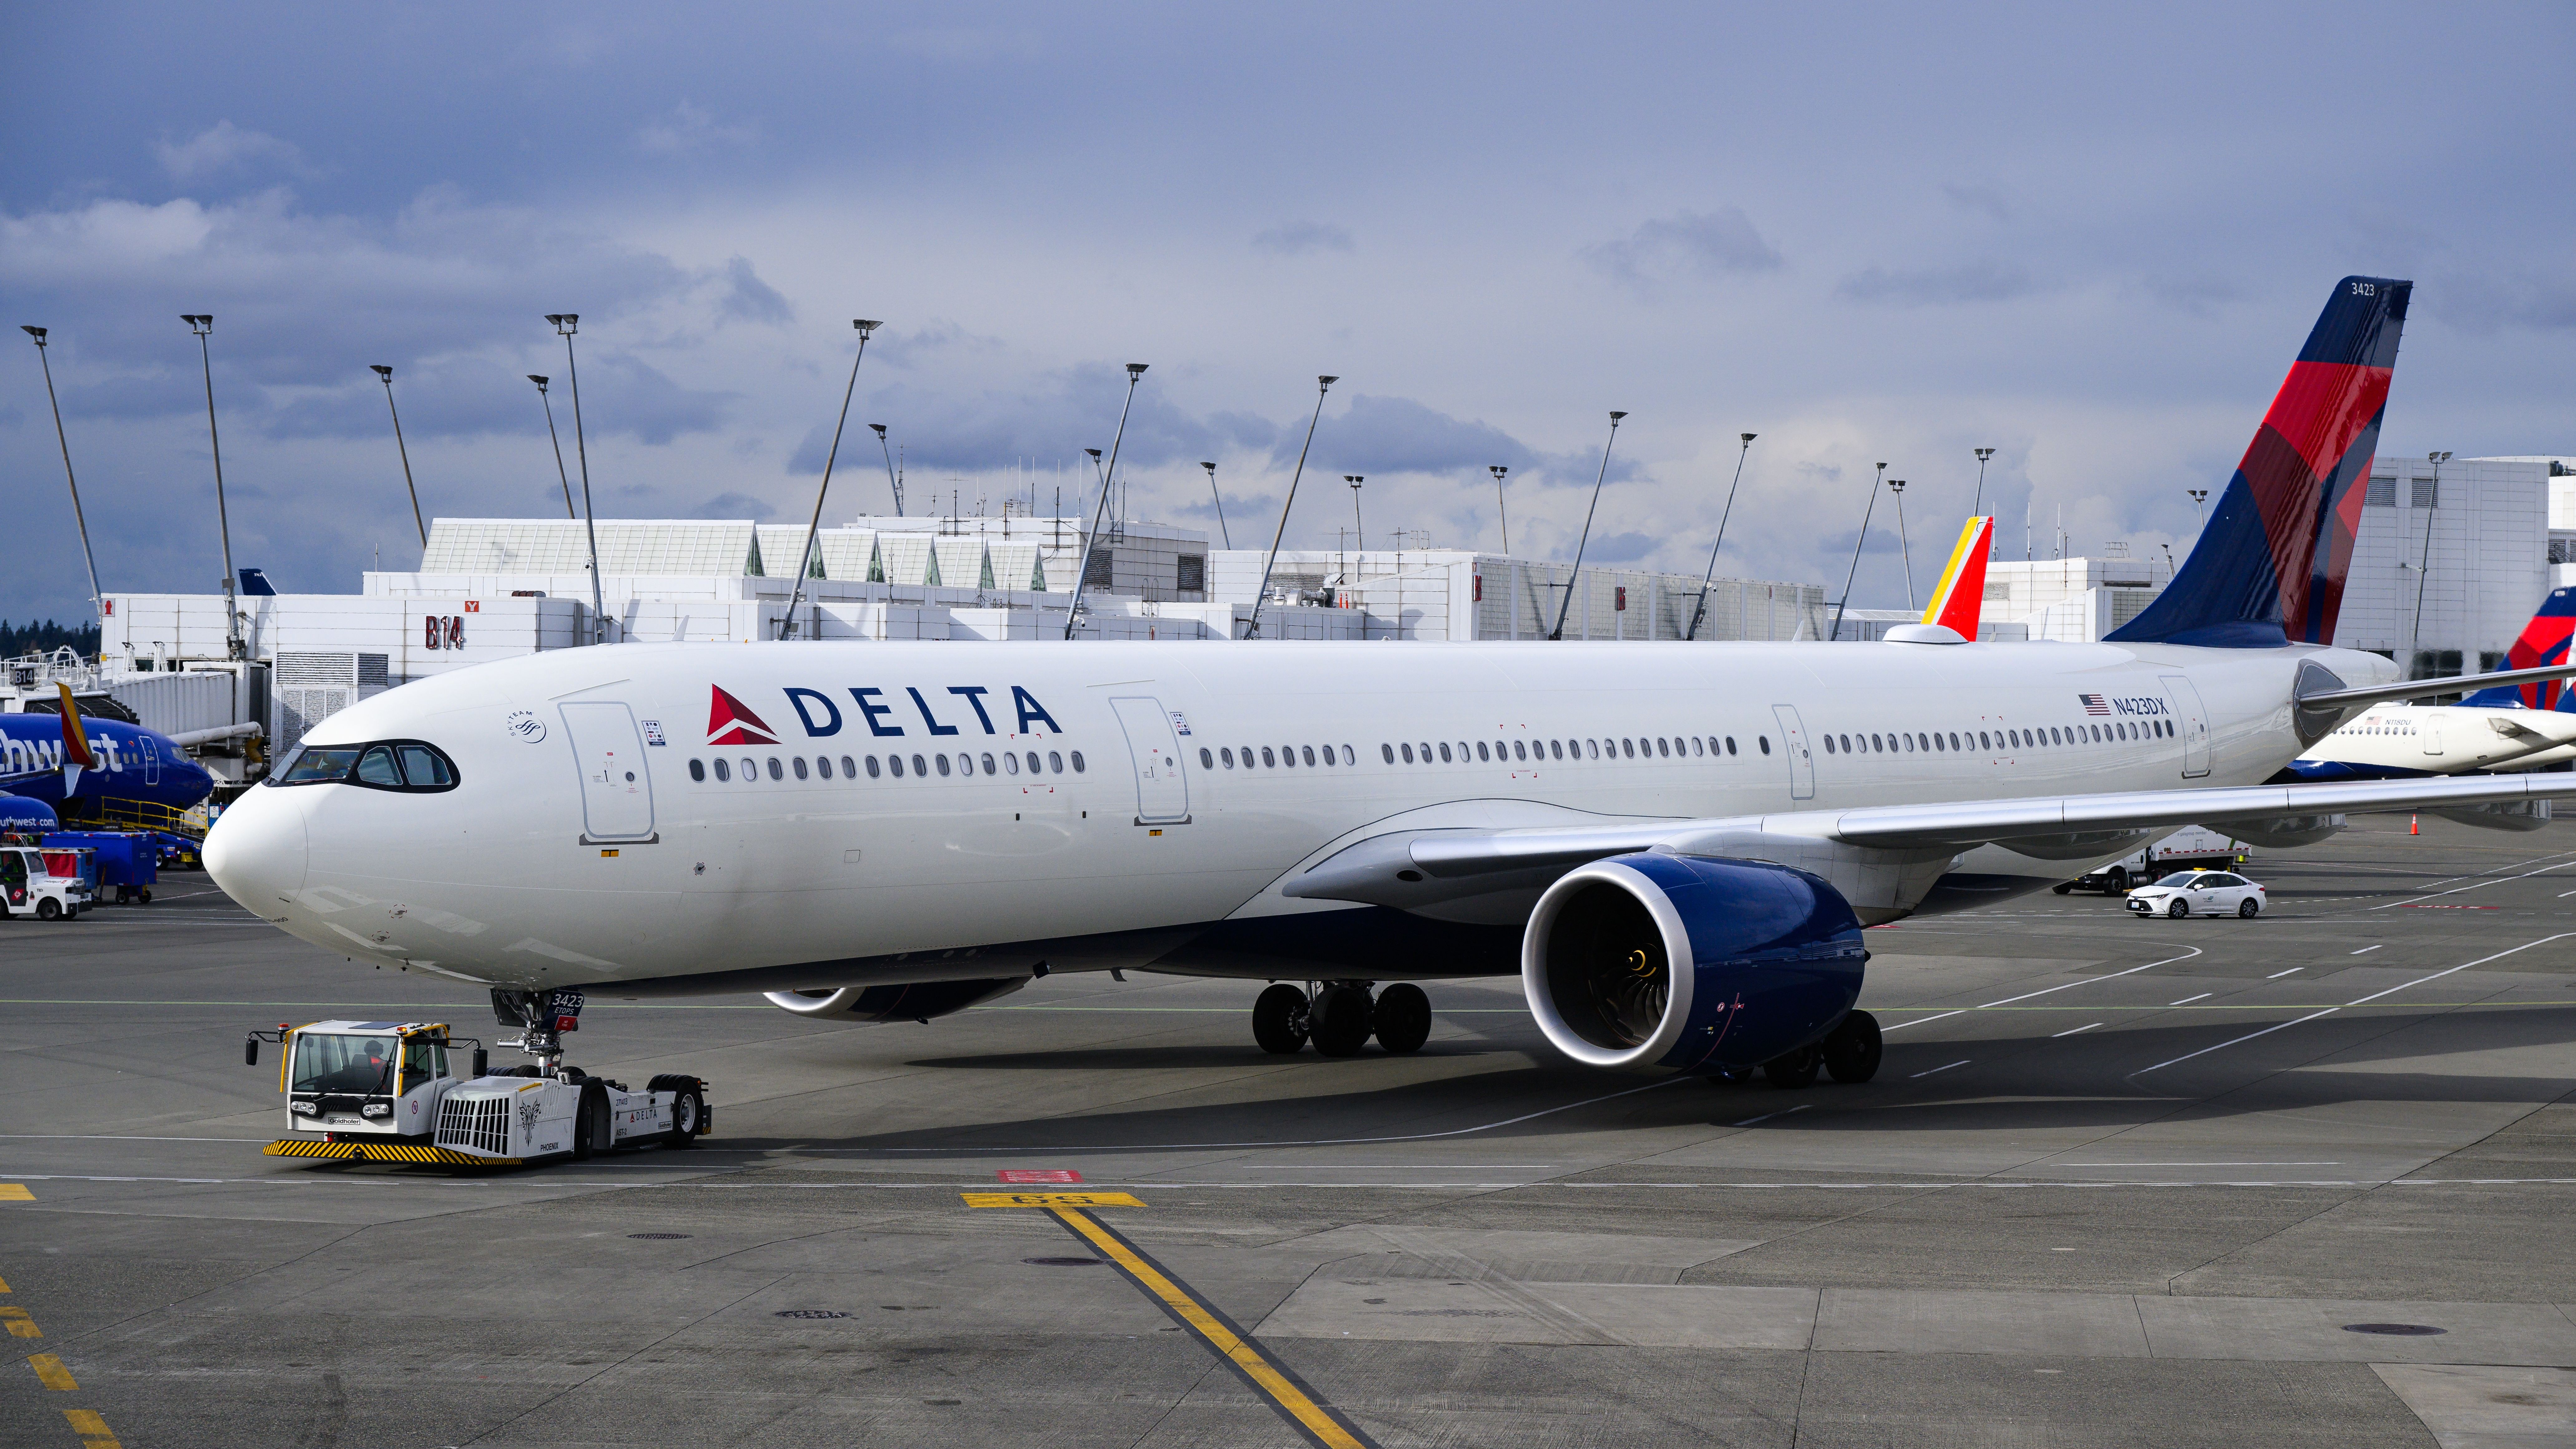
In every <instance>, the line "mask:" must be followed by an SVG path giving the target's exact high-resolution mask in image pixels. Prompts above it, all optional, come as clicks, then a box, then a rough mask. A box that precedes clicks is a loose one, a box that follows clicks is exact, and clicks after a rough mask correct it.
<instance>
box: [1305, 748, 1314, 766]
mask: <svg viewBox="0 0 2576 1449" xmlns="http://www.w3.org/2000/svg"><path fill="white" fill-rule="evenodd" d="M1314 767H1315V747H1314V746H1313V745H1308V746H1307V747H1306V768H1308V769H1310V770H1311V769H1313V768H1314Z"/></svg>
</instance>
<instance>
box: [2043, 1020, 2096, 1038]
mask: <svg viewBox="0 0 2576 1449" xmlns="http://www.w3.org/2000/svg"><path fill="white" fill-rule="evenodd" d="M2101 1024H2102V1023H2100V1022H2098V1021H2097V1022H2093V1023H2091V1024H2090V1025H2086V1026H2079V1027H2076V1028H2075V1029H2074V1031H2060V1032H2051V1033H2050V1036H2051V1037H2061V1036H2073V1035H2075V1034H2076V1032H2085V1031H2091V1030H2092V1029H2093V1028H2094V1027H2096V1026H2100V1025H2101Z"/></svg>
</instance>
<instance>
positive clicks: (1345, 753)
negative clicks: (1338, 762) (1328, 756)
mask: <svg viewBox="0 0 2576 1449" xmlns="http://www.w3.org/2000/svg"><path fill="white" fill-rule="evenodd" d="M1359 762H1360V757H1359V752H1358V751H1356V750H1353V749H1352V748H1351V747H1350V746H1348V745H1344V746H1342V763H1343V764H1345V765H1356V764H1358V763H1359Z"/></svg>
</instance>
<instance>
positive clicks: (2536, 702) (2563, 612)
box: [2460, 588, 2576, 713]
mask: <svg viewBox="0 0 2576 1449" xmlns="http://www.w3.org/2000/svg"><path fill="white" fill-rule="evenodd" d="M2571 637H2576V588H2568V589H2551V590H2550V591H2549V597H2548V598H2545V599H2543V600H2541V601H2540V612H2539V613H2537V614H2534V615H2532V616H2531V622H2530V623H2528V624H2525V625H2523V626H2522V637H2521V638H2519V639H2516V640H2514V641H2513V649H2512V651H2511V652H2510V653H2508V654H2506V655H2505V666H2504V667H2505V668H2507V669H2538V668H2540V667H2542V666H2543V665H2548V664H2564V663H2566V662H2567V643H2568V640H2569V639H2570V638H2571ZM2460 703H2462V704H2468V705H2475V706H2477V707H2478V708H2480V709H2511V708H2513V707H2514V706H2516V705H2520V706H2521V707H2522V708H2524V709H2557V710H2567V711H2570V712H2571V713H2576V689H2570V688H2568V686H2567V681H2566V680H2563V679H2544V680H2540V681H2538V682H2537V683H2533V684H2525V685H2520V686H2514V685H2507V686H2505V687H2503V688H2501V689H2481V690H2479V691H2478V692H2477V693H2475V694H2472V695H2470V696H2469V697H2468V698H2466V699H2464V700H2461V701H2460Z"/></svg>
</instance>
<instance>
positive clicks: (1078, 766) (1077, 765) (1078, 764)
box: [1073, 750, 1082, 775]
mask: <svg viewBox="0 0 2576 1449" xmlns="http://www.w3.org/2000/svg"><path fill="white" fill-rule="evenodd" d="M1073 772H1074V773H1075V774H1077V775H1079V774H1081V773H1082V751H1080V750H1075V751H1073Z"/></svg>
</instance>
